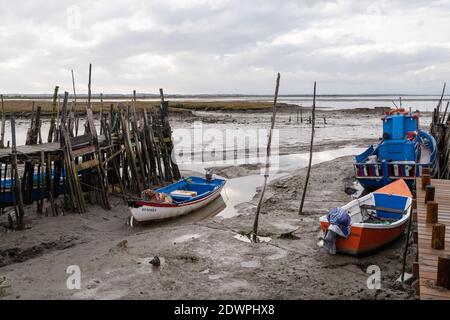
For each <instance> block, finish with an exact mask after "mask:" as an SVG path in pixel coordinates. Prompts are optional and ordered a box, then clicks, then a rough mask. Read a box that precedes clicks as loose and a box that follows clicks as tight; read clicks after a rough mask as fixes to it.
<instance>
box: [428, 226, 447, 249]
mask: <svg viewBox="0 0 450 320" xmlns="http://www.w3.org/2000/svg"><path fill="white" fill-rule="evenodd" d="M431 247H432V248H433V249H438V250H442V249H444V248H445V224H442V223H435V224H433V229H432V233H431Z"/></svg>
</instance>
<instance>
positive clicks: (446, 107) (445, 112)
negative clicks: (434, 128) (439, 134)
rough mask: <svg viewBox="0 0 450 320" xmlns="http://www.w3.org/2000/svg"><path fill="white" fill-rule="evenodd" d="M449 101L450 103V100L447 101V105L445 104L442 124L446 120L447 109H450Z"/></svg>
mask: <svg viewBox="0 0 450 320" xmlns="http://www.w3.org/2000/svg"><path fill="white" fill-rule="evenodd" d="M449 103H450V101H447V105H446V106H445V111H444V115H443V116H442V121H441V123H442V124H443V123H444V122H445V116H446V115H447V110H448V104H449Z"/></svg>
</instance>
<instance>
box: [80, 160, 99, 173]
mask: <svg viewBox="0 0 450 320" xmlns="http://www.w3.org/2000/svg"><path fill="white" fill-rule="evenodd" d="M98 165H99V161H98V159H91V160H88V161H85V162H82V163H79V164H77V165H76V166H75V168H76V169H77V171H83V170H86V169H89V168H93V167H95V166H98Z"/></svg>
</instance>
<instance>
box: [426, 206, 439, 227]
mask: <svg viewBox="0 0 450 320" xmlns="http://www.w3.org/2000/svg"><path fill="white" fill-rule="evenodd" d="M426 222H427V223H437V222H438V203H437V202H434V201H428V202H427V216H426Z"/></svg>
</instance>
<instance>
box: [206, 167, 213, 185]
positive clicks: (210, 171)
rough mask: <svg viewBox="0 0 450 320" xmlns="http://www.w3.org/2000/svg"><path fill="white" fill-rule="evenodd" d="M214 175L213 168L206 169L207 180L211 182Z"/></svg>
mask: <svg viewBox="0 0 450 320" xmlns="http://www.w3.org/2000/svg"><path fill="white" fill-rule="evenodd" d="M212 176H213V171H212V169H206V173H205V179H206V182H211V180H212Z"/></svg>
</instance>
